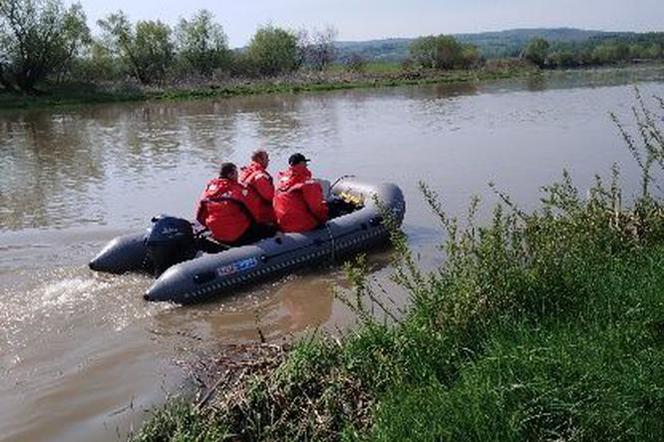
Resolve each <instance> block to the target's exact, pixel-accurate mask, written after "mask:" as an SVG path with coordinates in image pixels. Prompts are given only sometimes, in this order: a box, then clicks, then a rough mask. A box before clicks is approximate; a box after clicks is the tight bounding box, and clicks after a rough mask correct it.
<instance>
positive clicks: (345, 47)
mask: <svg viewBox="0 0 664 442" xmlns="http://www.w3.org/2000/svg"><path fill="white" fill-rule="evenodd" d="M636 35H638V34H636V33H631V32H605V31H589V30H583V29H574V28H553V29H547V28H541V29H511V30H507V31H499V32H482V33H479V34H454V37H455V38H457V40H459V41H460V42H462V43H469V44H473V45H475V46H477V47H478V48H479V49H480V53H481V54H482V55H483V56H484V57H486V58H498V57H516V56H518V55H519V53H520V52H521V50H522V49H523V48H524V46H525V45H526V44H527V43H528V41H530V40H531V39H533V38H535V37H542V38H544V39H546V40H548V41H549V42H551V43H561V44H579V43H584V42H587V41H590V40H604V39H611V38H617V37H634V36H636ZM413 40H414V39H413V38H389V39H384V40H369V41H340V42H337V48H338V49H339V58H340V60H341V61H344V60H347V59H348V58H349V57H350V56H351V55H352V54H359V55H360V56H362V57H364V58H365V59H367V60H369V61H401V60H404V59H405V58H407V57H408V48H409V46H410V44H411V42H412V41H413Z"/></svg>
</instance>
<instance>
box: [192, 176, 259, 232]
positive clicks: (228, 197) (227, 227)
mask: <svg viewBox="0 0 664 442" xmlns="http://www.w3.org/2000/svg"><path fill="white" fill-rule="evenodd" d="M257 213H258V204H257V202H256V200H254V199H253V198H250V197H249V190H248V189H247V188H246V187H244V186H242V185H241V184H240V183H238V182H237V181H232V180H229V179H224V178H214V179H212V180H210V181H209V182H208V184H207V186H206V187H205V190H204V191H203V194H202V195H201V199H200V201H199V203H198V210H197V213H196V219H197V220H198V222H200V223H201V224H203V225H204V226H205V227H207V228H208V229H210V231H211V232H212V236H214V238H215V239H217V240H219V241H221V242H229V243H232V242H235V241H236V240H238V239H239V238H240V237H241V236H242V235H243V234H244V233H245V232H246V231H247V229H249V227H251V225H252V223H253V222H254V220H253V219H252V218H255V217H256V214H257Z"/></svg>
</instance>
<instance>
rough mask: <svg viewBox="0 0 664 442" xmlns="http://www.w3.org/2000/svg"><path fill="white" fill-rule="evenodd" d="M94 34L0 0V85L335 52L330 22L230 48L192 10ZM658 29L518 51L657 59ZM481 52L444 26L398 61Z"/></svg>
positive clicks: (66, 18)
mask: <svg viewBox="0 0 664 442" xmlns="http://www.w3.org/2000/svg"><path fill="white" fill-rule="evenodd" d="M97 26H98V28H99V30H100V33H99V35H93V34H92V32H91V30H90V28H89V27H88V25H87V20H86V15H85V12H84V11H83V8H82V7H81V5H80V4H73V5H71V6H69V7H65V5H64V3H63V1H62V0H0V91H2V90H4V91H5V92H17V93H18V92H20V93H29V94H37V93H39V91H40V89H39V88H38V85H46V83H47V82H53V81H55V82H62V81H77V82H79V81H83V82H88V83H94V84H105V83H114V82H119V81H124V80H127V79H132V81H136V82H138V83H140V84H142V85H164V84H169V85H173V84H177V83H178V82H182V81H184V82H191V81H192V80H215V81H223V80H225V79H228V78H232V77H237V78H260V77H273V76H279V75H284V74H289V73H292V72H295V71H297V70H301V69H308V70H318V71H322V70H325V69H326V68H328V67H329V66H331V65H332V64H333V63H335V62H337V58H338V48H337V45H336V37H337V31H336V29H334V28H333V27H328V28H325V29H323V30H312V31H307V30H298V31H296V30H290V29H284V28H281V27H278V26H273V25H264V26H260V27H259V28H258V29H257V30H256V32H255V34H254V35H253V37H252V38H251V40H250V42H249V44H248V45H247V46H246V47H245V48H241V49H235V50H232V49H230V48H229V45H228V38H227V36H226V34H225V33H224V29H223V27H222V25H221V24H219V23H218V22H217V21H216V20H215V17H214V15H213V14H212V13H211V12H209V11H207V10H200V11H198V12H197V13H195V14H194V15H193V16H191V17H188V18H182V19H180V21H179V22H178V23H177V24H176V25H175V26H170V25H168V24H166V23H163V22H161V21H159V20H139V21H136V22H132V21H131V20H130V18H129V17H128V16H127V14H125V13H124V12H122V11H118V12H116V13H113V14H110V15H108V16H107V17H105V18H103V19H101V20H98V21H97ZM663 47H664V33H653V34H639V35H638V36H637V37H634V38H633V41H629V40H625V39H616V40H607V41H593V40H592V39H591V40H589V41H588V42H584V43H575V44H562V43H549V42H548V41H546V40H544V39H541V38H535V39H533V40H532V41H530V42H529V43H528V44H527V46H526V47H525V49H524V50H523V52H522V54H521V58H524V59H527V60H529V61H531V62H532V63H534V64H536V65H538V66H540V67H574V66H586V65H593V64H608V63H617V62H622V61H633V60H641V59H661V58H662V57H663V56H664V55H663V53H662V48H663ZM484 62H485V60H484V57H483V56H482V54H481V52H480V50H479V49H478V47H477V46H475V45H472V44H468V43H461V42H459V41H458V40H457V39H455V38H454V37H452V36H449V35H437V36H435V35H431V36H424V37H420V38H417V39H415V40H413V42H412V43H411V44H410V46H409V56H408V58H406V59H405V60H403V62H402V66H403V68H404V69H420V68H423V69H433V70H447V69H472V68H477V67H481V66H483V64H484ZM366 65H367V59H366V58H365V57H363V56H362V55H359V54H352V55H351V56H350V57H349V58H348V59H346V60H345V68H346V70H348V71H350V72H355V73H359V72H362V71H364V70H365V69H366Z"/></svg>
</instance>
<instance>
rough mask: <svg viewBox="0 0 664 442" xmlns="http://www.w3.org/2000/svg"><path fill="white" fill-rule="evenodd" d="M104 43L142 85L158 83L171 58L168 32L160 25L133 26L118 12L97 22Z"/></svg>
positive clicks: (167, 28)
mask: <svg viewBox="0 0 664 442" xmlns="http://www.w3.org/2000/svg"><path fill="white" fill-rule="evenodd" d="M97 24H98V25H99V27H100V28H101V29H102V30H103V31H104V33H105V40H106V42H107V44H108V45H109V47H110V48H111V50H112V51H113V52H115V53H116V54H117V55H118V56H119V57H120V58H121V59H122V60H123V61H124V62H125V63H126V65H127V66H128V67H129V70H130V72H131V74H132V75H133V76H134V77H136V78H137V79H138V81H140V82H141V83H143V84H150V83H154V82H160V81H162V80H163V79H164V77H165V75H166V71H167V69H168V67H169V66H170V65H171V64H172V62H173V58H174V52H173V43H172V42H171V29H170V27H169V26H168V25H166V24H164V23H162V22H160V21H156V22H155V21H151V20H150V21H139V22H137V23H136V25H135V26H132V25H131V23H130V22H129V19H128V17H127V15H126V14H125V13H124V12H122V11H119V12H117V13H115V14H111V15H109V16H108V17H107V18H106V19H105V20H99V21H98V22H97Z"/></svg>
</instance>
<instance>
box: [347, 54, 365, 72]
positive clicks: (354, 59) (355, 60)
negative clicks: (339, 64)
mask: <svg viewBox="0 0 664 442" xmlns="http://www.w3.org/2000/svg"><path fill="white" fill-rule="evenodd" d="M346 70H347V71H348V72H354V73H358V74H359V73H363V72H365V71H366V70H367V60H366V59H365V58H364V57H362V56H361V55H360V54H356V53H353V54H351V55H350V57H349V58H348V61H347V62H346Z"/></svg>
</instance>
